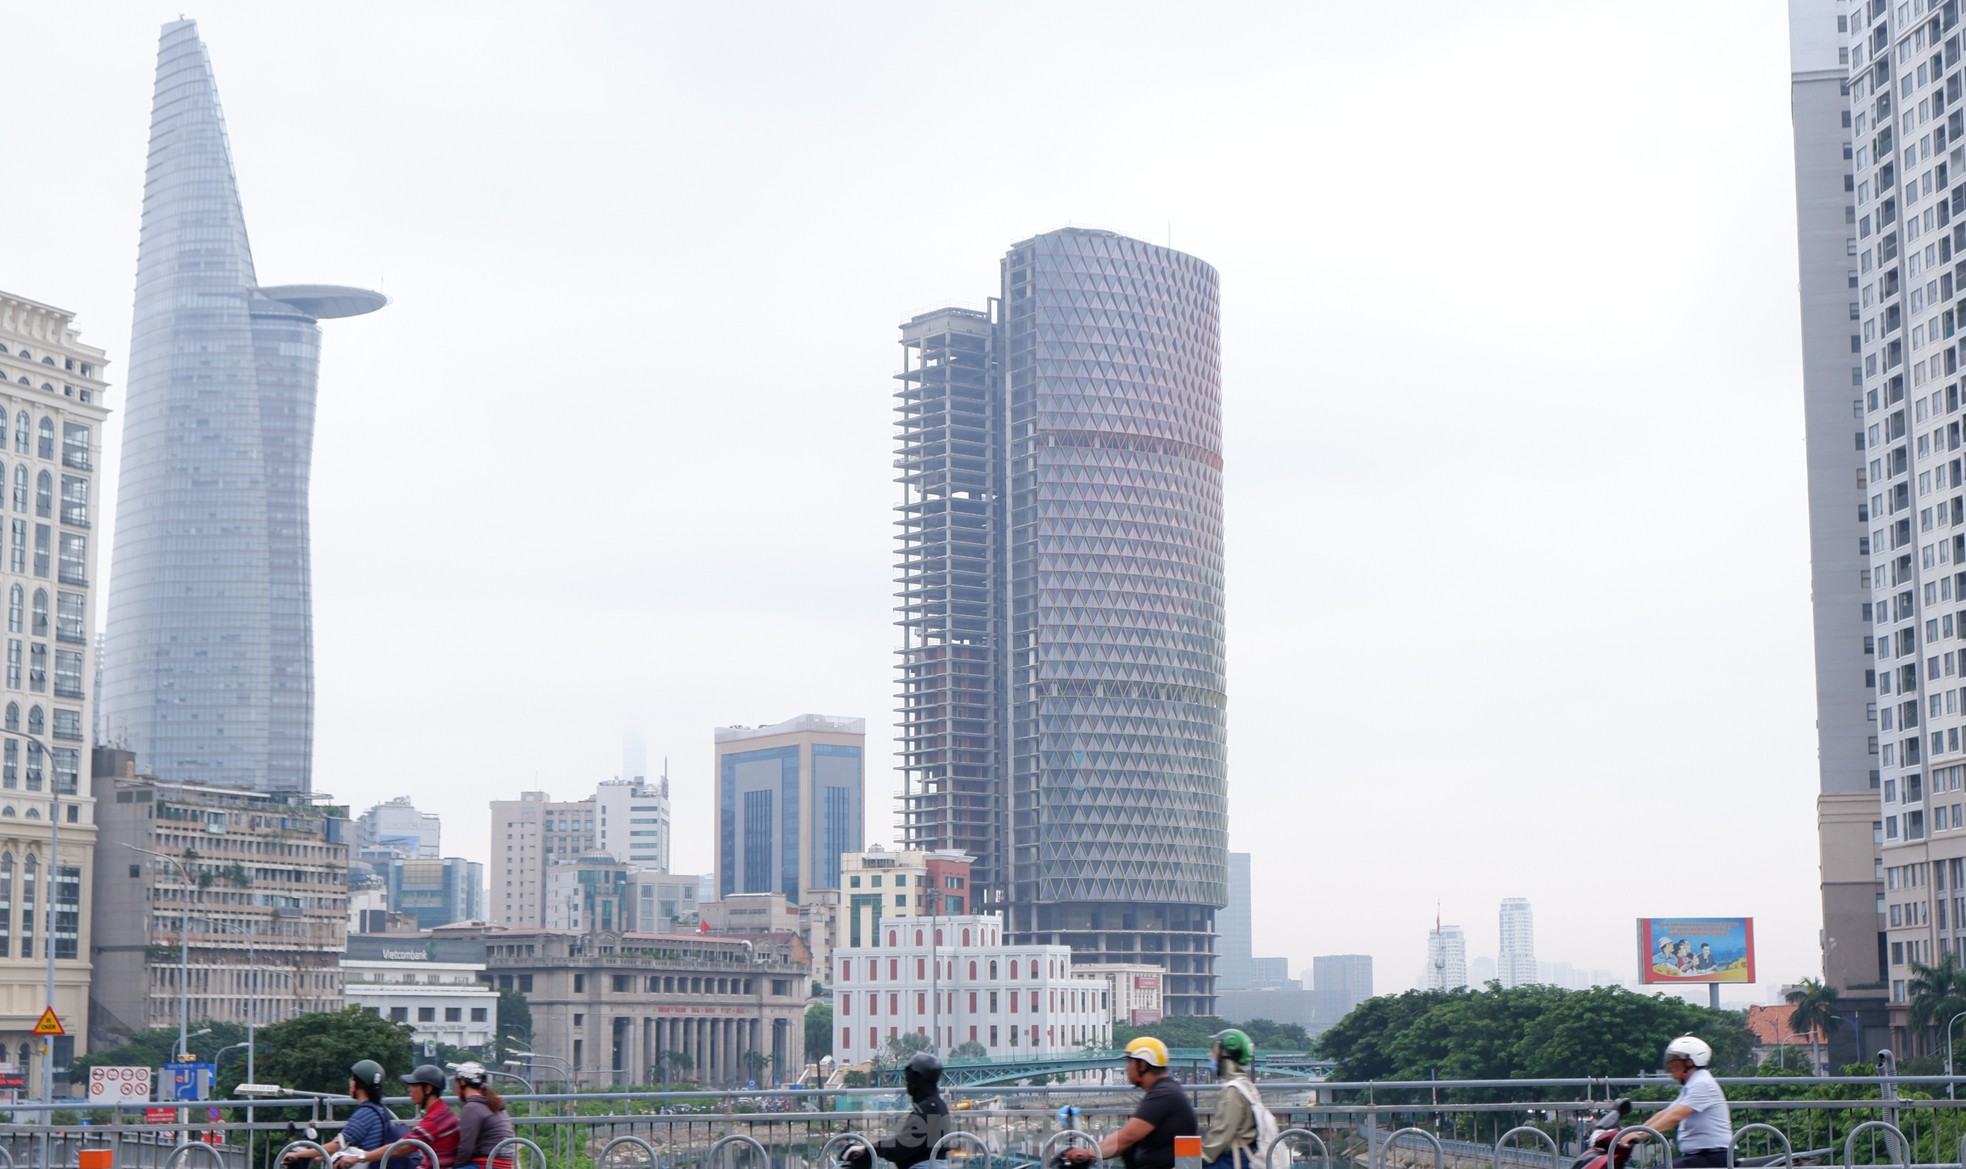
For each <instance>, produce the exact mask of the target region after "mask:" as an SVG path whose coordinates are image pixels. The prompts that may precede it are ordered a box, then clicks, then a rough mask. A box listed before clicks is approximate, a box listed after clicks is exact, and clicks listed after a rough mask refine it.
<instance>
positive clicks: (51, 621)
mask: <svg viewBox="0 0 1966 1169" xmlns="http://www.w3.org/2000/svg"><path fill="white" fill-rule="evenodd" d="M104 364H105V363H104V359H103V353H102V350H100V349H97V348H95V347H93V346H90V345H84V344H82V342H81V340H80V336H79V334H78V333H77V332H76V329H75V321H74V316H73V314H71V313H68V312H66V311H64V310H62V309H58V308H52V307H50V306H48V305H45V304H40V303H38V302H36V301H32V300H27V299H25V298H23V297H18V296H13V295H10V294H6V293H0V426H4V427H5V428H6V431H7V433H6V434H4V435H0V505H4V506H3V507H0V510H5V512H6V515H5V516H4V517H0V547H4V549H5V556H6V559H5V560H4V562H0V592H4V595H5V597H6V601H7V631H6V635H5V636H6V643H7V647H6V652H7V656H6V663H7V672H6V677H5V687H4V691H5V692H4V695H3V696H0V702H4V703H5V714H4V719H0V1004H4V1005H0V1063H14V1064H18V1066H19V1067H20V1068H21V1069H23V1072H24V1073H25V1074H28V1075H30V1076H31V1077H32V1078H31V1079H30V1080H29V1081H28V1082H29V1083H31V1084H32V1085H34V1086H35V1087H36V1088H38V1087H39V1086H40V1084H41V1083H42V1080H41V1076H42V1072H43V1070H44V1068H45V1064H46V1061H47V1060H48V1059H49V1058H52V1059H53V1061H54V1066H55V1068H56V1070H57V1073H58V1074H59V1071H60V1070H61V1069H62V1068H65V1067H66V1066H67V1065H68V1061H69V1059H70V1057H71V1056H72V1055H73V1054H74V1053H75V1051H76V1050H77V1048H76V1044H75V1038H74V1037H75V1036H76V1035H78V1034H79V1033H80V1032H81V1031H82V1027H81V1026H80V1024H81V1023H82V1022H83V1021H84V1020H85V1019H86V1017H87V1003H88V993H89V971H90V962H89V955H90V929H91V923H90V921H89V919H88V917H87V915H85V914H84V913H82V906H84V905H86V904H87V903H88V898H89V896H90V892H91V890H92V889H93V887H94V884H95V868H94V861H93V857H94V855H95V838H96V816H95V799H94V794H93V785H92V784H91V783H90V781H89V776H88V773H87V771H86V769H85V768H84V766H83V764H82V752H83V750H84V749H85V748H86V747H87V735H88V727H89V725H90V720H91V718H92V717H93V710H92V706H93V702H92V699H91V687H90V686H89V685H88V683H89V681H91V680H92V679H93V671H94V665H93V663H92V662H91V661H90V660H89V659H90V652H91V649H92V646H93V643H94V638H93V626H94V623H95V611H96V606H95V596H94V592H95V590H94V581H95V579H96V573H95V542H94V541H93V540H91V539H90V537H91V535H92V531H91V528H90V524H91V521H92V520H93V519H95V518H96V517H94V516H92V515H91V512H90V503H91V500H92V498H93V497H94V494H95V492H94V488H95V469H96V463H97V458H98V452H99V450H100V441H99V440H100V437H101V434H102V426H103V422H104V420H105V419H106V418H107V417H108V416H109V410H108V406H107V394H106V389H105V383H104V381H103V365H104ZM51 820H56V821H59V835H60V840H59V842H57V841H55V840H53V839H52V838H51V833H50V830H49V829H50V821H51ZM57 843H58V844H59V850H58V852H57V851H56V846H57ZM50 866H52V871H51V869H50ZM51 891H52V893H53V900H52V903H50V900H49V893H50V892H51ZM50 945H52V946H53V948H54V955H55V960H56V961H55V1002H54V1004H53V1005H54V1007H55V1013H56V1014H57V1015H59V1016H60V1017H61V1018H62V1019H63V1020H64V1021H65V1022H67V1023H68V1026H69V1028H70V1030H69V1034H68V1036H66V1037H63V1038H61V1039H57V1040H55V1041H54V1043H53V1044H52V1045H49V1044H44V1042H43V1041H42V1040H40V1039H37V1038H34V1037H33V1036H32V1034H31V1032H32V1031H33V1028H34V1024H35V1022H36V1021H37V1020H38V1018H39V1016H40V1014H41V1010H42V1008H43V1007H45V1006H47V1005H49V1004H48V1003H47V1002H46V1001H45V1000H46V998H47V984H46V979H47V966H46V961H47V955H48V947H49V946H50ZM81 1050H87V1048H86V1047H84V1048H82V1049H81Z"/></svg>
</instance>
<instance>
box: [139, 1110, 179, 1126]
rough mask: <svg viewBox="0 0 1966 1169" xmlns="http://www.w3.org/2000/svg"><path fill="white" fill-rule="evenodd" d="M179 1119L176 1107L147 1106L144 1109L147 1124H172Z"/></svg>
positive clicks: (144, 1119) (144, 1120)
mask: <svg viewBox="0 0 1966 1169" xmlns="http://www.w3.org/2000/svg"><path fill="white" fill-rule="evenodd" d="M176 1120H177V1109H175V1108H146V1109H144V1110H143V1122H144V1123H145V1124H171V1123H174V1122H175V1121H176Z"/></svg>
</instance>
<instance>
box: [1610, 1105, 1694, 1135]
mask: <svg viewBox="0 0 1966 1169" xmlns="http://www.w3.org/2000/svg"><path fill="white" fill-rule="evenodd" d="M1691 1115H1693V1110H1692V1109H1691V1108H1688V1107H1687V1106H1686V1105H1684V1104H1672V1105H1668V1106H1667V1107H1665V1108H1664V1109H1661V1110H1660V1111H1658V1112H1655V1113H1653V1114H1652V1116H1651V1117H1650V1118H1648V1119H1647V1120H1646V1122H1645V1123H1644V1124H1643V1125H1640V1126H1639V1127H1641V1128H1649V1129H1651V1130H1652V1131H1653V1132H1656V1133H1669V1132H1671V1131H1672V1130H1673V1129H1676V1128H1678V1127H1679V1122H1680V1121H1682V1120H1685V1119H1686V1118H1687V1117H1689V1116H1691ZM1637 1139H1638V1134H1637V1133H1635V1132H1627V1133H1626V1134H1625V1135H1624V1136H1623V1137H1622V1138H1620V1140H1619V1142H1618V1143H1620V1144H1624V1145H1629V1144H1631V1143H1632V1142H1633V1141H1636V1140H1637Z"/></svg>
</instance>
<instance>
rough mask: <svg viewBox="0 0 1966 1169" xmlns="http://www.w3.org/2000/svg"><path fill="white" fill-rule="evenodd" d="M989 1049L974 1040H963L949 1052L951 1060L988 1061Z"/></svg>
mask: <svg viewBox="0 0 1966 1169" xmlns="http://www.w3.org/2000/svg"><path fill="white" fill-rule="evenodd" d="M989 1056H990V1049H989V1048H987V1047H985V1046H983V1045H982V1044H981V1043H978V1042H977V1041H976V1040H974V1039H965V1040H963V1041H962V1042H961V1043H958V1044H956V1045H955V1046H954V1047H953V1048H951V1049H950V1050H949V1057H950V1058H951V1059H988V1058H989Z"/></svg>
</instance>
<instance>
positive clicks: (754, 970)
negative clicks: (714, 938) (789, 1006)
mask: <svg viewBox="0 0 1966 1169" xmlns="http://www.w3.org/2000/svg"><path fill="white" fill-rule="evenodd" d="M738 940H739V941H741V942H743V943H744V953H745V956H746V957H748V958H749V959H750V966H751V982H752V983H753V985H754V986H755V987H756V988H757V992H758V1050H757V1054H758V1056H759V1057H760V1058H761V1059H763V1058H764V1054H765V1053H764V1048H765V1047H766V1046H767V1045H766V1043H765V955H763V954H760V953H758V948H757V947H756V946H754V945H752V944H751V939H749V938H739V939H738ZM747 1062H748V1061H747ZM758 1066H759V1065H758V1064H755V1063H754V1064H751V1068H752V1072H751V1074H752V1075H754V1076H755V1075H757V1074H758V1073H757V1068H758ZM752 1082H753V1083H755V1082H756V1081H755V1080H754V1081H752Z"/></svg>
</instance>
